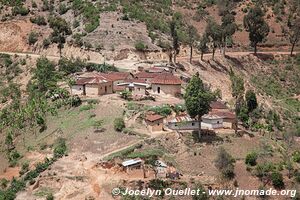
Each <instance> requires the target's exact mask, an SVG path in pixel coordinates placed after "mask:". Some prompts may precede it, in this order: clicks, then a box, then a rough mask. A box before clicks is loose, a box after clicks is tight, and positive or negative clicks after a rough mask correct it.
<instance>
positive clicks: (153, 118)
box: [145, 114, 164, 122]
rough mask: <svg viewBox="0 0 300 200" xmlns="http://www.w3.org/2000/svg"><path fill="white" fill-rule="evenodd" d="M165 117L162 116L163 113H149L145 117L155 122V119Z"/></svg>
mask: <svg viewBox="0 0 300 200" xmlns="http://www.w3.org/2000/svg"><path fill="white" fill-rule="evenodd" d="M163 118H164V117H163V116H161V115H157V114H154V115H147V116H146V118H145V119H146V120H147V121H150V122H154V121H156V120H160V119H163Z"/></svg>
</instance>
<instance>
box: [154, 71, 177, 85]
mask: <svg viewBox="0 0 300 200" xmlns="http://www.w3.org/2000/svg"><path fill="white" fill-rule="evenodd" d="M151 83H154V84H161V85H180V84H181V80H180V78H178V77H177V76H174V75H173V74H171V73H162V74H160V75H158V76H156V77H155V78H154V79H153V80H152V81H151Z"/></svg>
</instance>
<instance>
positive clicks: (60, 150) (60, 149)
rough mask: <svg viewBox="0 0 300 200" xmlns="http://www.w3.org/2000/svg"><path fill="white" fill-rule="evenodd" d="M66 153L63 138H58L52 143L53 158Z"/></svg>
mask: <svg viewBox="0 0 300 200" xmlns="http://www.w3.org/2000/svg"><path fill="white" fill-rule="evenodd" d="M66 153H67V145H66V140H65V139H63V138H58V139H57V140H56V141H55V144H54V150H53V154H54V158H61V157H63V156H64V155H66Z"/></svg>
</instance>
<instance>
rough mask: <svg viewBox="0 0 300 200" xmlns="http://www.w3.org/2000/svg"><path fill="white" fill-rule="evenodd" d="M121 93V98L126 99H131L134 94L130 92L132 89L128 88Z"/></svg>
mask: <svg viewBox="0 0 300 200" xmlns="http://www.w3.org/2000/svg"><path fill="white" fill-rule="evenodd" d="M120 95H121V98H123V99H126V100H130V99H131V96H132V94H131V92H130V91H127V90H123V91H122V92H121V93H120Z"/></svg>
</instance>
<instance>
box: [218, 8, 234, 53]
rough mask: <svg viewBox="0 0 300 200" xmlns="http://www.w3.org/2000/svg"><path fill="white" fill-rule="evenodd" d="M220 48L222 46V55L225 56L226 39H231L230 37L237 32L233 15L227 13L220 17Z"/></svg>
mask: <svg viewBox="0 0 300 200" xmlns="http://www.w3.org/2000/svg"><path fill="white" fill-rule="evenodd" d="M221 27H222V46H223V54H224V55H225V51H226V46H227V40H228V38H231V37H232V35H233V34H234V33H235V32H236V30H237V28H238V27H237V24H236V23H235V18H234V15H233V14H231V13H228V14H226V15H224V16H222V24H221Z"/></svg>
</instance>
